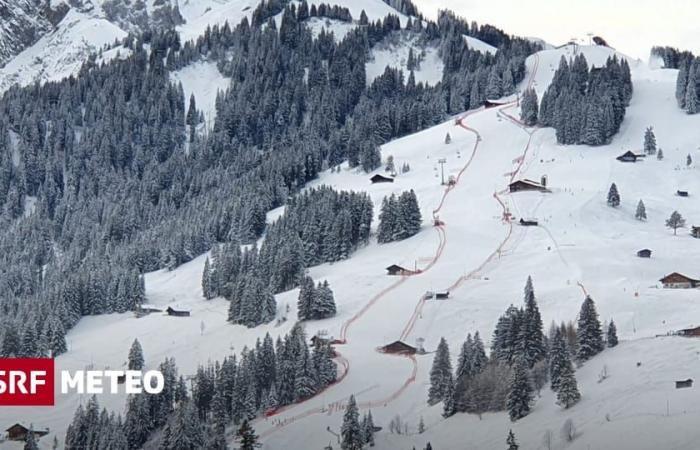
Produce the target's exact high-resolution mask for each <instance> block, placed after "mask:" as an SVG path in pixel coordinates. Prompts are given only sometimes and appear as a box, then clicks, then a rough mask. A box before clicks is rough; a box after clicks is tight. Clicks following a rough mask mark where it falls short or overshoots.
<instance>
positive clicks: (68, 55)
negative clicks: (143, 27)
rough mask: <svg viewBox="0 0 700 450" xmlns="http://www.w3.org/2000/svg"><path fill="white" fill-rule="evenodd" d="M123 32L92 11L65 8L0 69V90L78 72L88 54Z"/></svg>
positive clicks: (118, 36)
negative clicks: (49, 30) (45, 30)
mask: <svg viewBox="0 0 700 450" xmlns="http://www.w3.org/2000/svg"><path fill="white" fill-rule="evenodd" d="M125 36H126V32H125V31H123V30H121V29H120V28H119V27H117V26H116V25H114V24H112V23H111V22H109V21H108V20H106V19H104V18H101V17H99V16H97V15H95V14H94V13H89V12H88V13H84V12H80V11H78V10H76V9H71V10H70V11H68V13H67V14H66V16H65V17H64V18H63V20H61V22H60V23H59V24H58V26H57V28H56V30H55V31H53V32H52V33H50V34H46V35H45V36H43V37H42V38H41V39H39V40H38V41H37V42H36V43H35V44H34V45H32V46H30V47H28V48H26V49H25V50H24V51H22V52H21V53H19V54H18V55H17V56H15V57H14V58H12V59H11V60H10V61H9V62H8V63H7V64H6V65H5V67H3V68H1V69H0V93H2V92H4V91H6V90H7V89H8V88H9V87H10V86H12V85H13V84H19V85H21V86H26V85H28V84H31V83H33V82H35V81H40V82H44V81H55V80H60V79H63V78H65V77H68V76H70V75H74V74H75V73H77V72H78V70H79V69H80V67H81V66H82V64H83V63H84V62H85V61H86V60H87V58H88V56H90V55H91V54H95V53H96V52H97V51H98V50H99V49H101V48H102V47H104V46H105V45H108V44H112V43H114V41H115V40H118V39H122V38H123V37H125Z"/></svg>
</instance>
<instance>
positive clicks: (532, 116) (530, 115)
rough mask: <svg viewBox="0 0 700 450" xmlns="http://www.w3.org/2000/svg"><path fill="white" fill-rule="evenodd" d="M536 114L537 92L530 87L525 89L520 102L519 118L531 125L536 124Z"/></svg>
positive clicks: (537, 111) (537, 112)
mask: <svg viewBox="0 0 700 450" xmlns="http://www.w3.org/2000/svg"><path fill="white" fill-rule="evenodd" d="M538 114H539V110H538V105H537V93H536V92H535V90H534V89H532V88H530V89H526V90H525V92H523V98H522V100H521V104H520V120H522V121H523V123H524V124H525V125H527V126H529V127H531V126H534V125H536V124H537V116H538Z"/></svg>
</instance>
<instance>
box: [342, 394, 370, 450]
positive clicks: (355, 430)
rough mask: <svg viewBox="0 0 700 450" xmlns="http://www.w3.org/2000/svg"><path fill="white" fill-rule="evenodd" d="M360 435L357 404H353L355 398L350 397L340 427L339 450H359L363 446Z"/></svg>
mask: <svg viewBox="0 0 700 450" xmlns="http://www.w3.org/2000/svg"><path fill="white" fill-rule="evenodd" d="M362 434H363V433H362V429H361V428H360V420H359V412H358V410H357V403H355V396H354V395H351V396H350V399H349V400H348V405H347V407H346V408H345V414H344V415H343V425H342V426H341V427H340V436H341V441H340V448H341V449H342V450H361V449H362V446H363V445H364V442H363V438H362Z"/></svg>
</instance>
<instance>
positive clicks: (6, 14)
mask: <svg viewBox="0 0 700 450" xmlns="http://www.w3.org/2000/svg"><path fill="white" fill-rule="evenodd" d="M65 13H66V8H65V7H59V8H56V9H55V10H54V9H52V8H51V7H50V5H40V4H39V2H34V1H32V0H14V1H10V0H0V17H1V18H2V21H0V67H2V66H3V65H4V64H5V63H6V62H7V61H9V60H10V59H11V58H12V57H14V56H15V55H16V54H18V53H19V52H21V51H22V50H24V49H25V48H27V47H29V46H31V45H32V44H34V43H35V42H36V41H37V40H38V39H39V38H40V37H41V36H43V35H44V34H46V33H48V32H49V31H51V30H52V29H53V26H54V24H55V23H56V22H57V21H59V20H60V19H61V17H62V15H63V14H65Z"/></svg>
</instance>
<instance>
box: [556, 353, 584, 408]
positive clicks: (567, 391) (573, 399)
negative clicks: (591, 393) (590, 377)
mask: <svg viewBox="0 0 700 450" xmlns="http://www.w3.org/2000/svg"><path fill="white" fill-rule="evenodd" d="M580 399H581V394H580V393H579V391H578V386H577V384H576V377H575V376H574V368H573V366H572V365H571V361H570V360H569V361H567V364H564V365H563V366H562V367H561V371H560V373H559V389H557V403H558V404H559V405H561V406H563V407H564V408H565V409H568V408H570V407H572V406H573V405H575V404H576V403H578V401H579V400H580Z"/></svg>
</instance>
